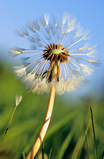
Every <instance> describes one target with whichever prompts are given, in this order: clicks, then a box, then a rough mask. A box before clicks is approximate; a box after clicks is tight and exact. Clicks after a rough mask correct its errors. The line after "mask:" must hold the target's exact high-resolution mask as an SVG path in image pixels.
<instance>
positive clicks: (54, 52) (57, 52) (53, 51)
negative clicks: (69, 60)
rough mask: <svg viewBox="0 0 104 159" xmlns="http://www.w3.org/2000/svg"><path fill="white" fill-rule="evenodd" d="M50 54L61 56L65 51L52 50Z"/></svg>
mask: <svg viewBox="0 0 104 159" xmlns="http://www.w3.org/2000/svg"><path fill="white" fill-rule="evenodd" d="M49 52H50V53H52V54H57V55H58V54H61V53H62V52H63V50H61V49H52V50H50V51H49Z"/></svg>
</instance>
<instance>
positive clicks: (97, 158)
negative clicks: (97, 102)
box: [90, 107, 99, 159]
mask: <svg viewBox="0 0 104 159" xmlns="http://www.w3.org/2000/svg"><path fill="white" fill-rule="evenodd" d="M90 112H91V121H92V129H93V136H94V144H95V150H96V154H95V155H96V159H99V157H98V150H97V143H96V135H95V128H94V120H93V112H92V108H91V107H90Z"/></svg>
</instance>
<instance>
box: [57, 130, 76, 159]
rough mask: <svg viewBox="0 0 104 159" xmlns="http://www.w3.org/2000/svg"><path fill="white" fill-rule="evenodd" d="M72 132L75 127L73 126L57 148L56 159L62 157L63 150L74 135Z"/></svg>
mask: <svg viewBox="0 0 104 159" xmlns="http://www.w3.org/2000/svg"><path fill="white" fill-rule="evenodd" d="M74 132H75V128H74V127H73V128H72V129H71V131H70V132H69V134H68V136H67V137H66V139H65V141H64V142H63V144H62V146H61V148H60V149H59V152H58V155H57V157H56V158H57V159H60V158H63V156H64V154H65V151H66V149H67V147H68V145H69V144H70V141H71V139H72V137H73V135H74Z"/></svg>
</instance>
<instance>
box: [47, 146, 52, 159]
mask: <svg viewBox="0 0 104 159" xmlns="http://www.w3.org/2000/svg"><path fill="white" fill-rule="evenodd" d="M51 154H52V148H51V149H50V152H49V157H48V159H51Z"/></svg>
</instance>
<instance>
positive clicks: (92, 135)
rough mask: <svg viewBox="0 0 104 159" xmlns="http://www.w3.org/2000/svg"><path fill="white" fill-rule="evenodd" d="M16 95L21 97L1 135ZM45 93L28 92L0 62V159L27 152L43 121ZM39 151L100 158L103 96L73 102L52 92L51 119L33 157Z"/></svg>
mask: <svg viewBox="0 0 104 159" xmlns="http://www.w3.org/2000/svg"><path fill="white" fill-rule="evenodd" d="M16 94H21V95H22V96H23V99H22V101H21V103H20V104H19V106H18V107H17V109H16V112H15V114H14V117H13V120H12V122H11V124H10V128H9V131H8V133H7V134H6V135H5V130H6V128H7V127H8V123H9V120H10V117H11V115H12V112H13V110H14V107H15V95H16ZM48 96H49V94H43V95H36V96H35V95H34V94H33V93H29V91H28V90H25V87H24V86H23V84H21V82H20V80H17V79H16V78H15V76H14V74H13V73H12V69H11V67H9V66H8V67H4V66H3V65H0V159H23V158H24V156H25V155H26V154H27V153H28V152H29V150H30V148H31V146H32V145H33V143H34V141H35V139H36V137H37V135H38V132H39V130H40V128H41V125H42V122H43V120H44V116H45V112H46V108H47V103H48ZM91 112H92V116H91ZM41 152H42V153H43V156H44V157H43V158H44V159H46V158H47V159H49V158H50V159H104V156H103V155H104V98H102V99H96V100H95V99H93V98H91V97H89V98H87V97H85V99H83V100H80V102H77V101H76V102H75V101H74V103H73V102H71V101H69V99H68V98H66V97H64V96H57V95H56V99H55V105H54V110H53V115H52V120H51V122H50V126H49V129H48V132H47V134H46V136H45V139H44V143H43V145H42V146H41V148H40V150H39V153H38V154H37V156H36V158H38V159H39V155H40V154H41Z"/></svg>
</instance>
